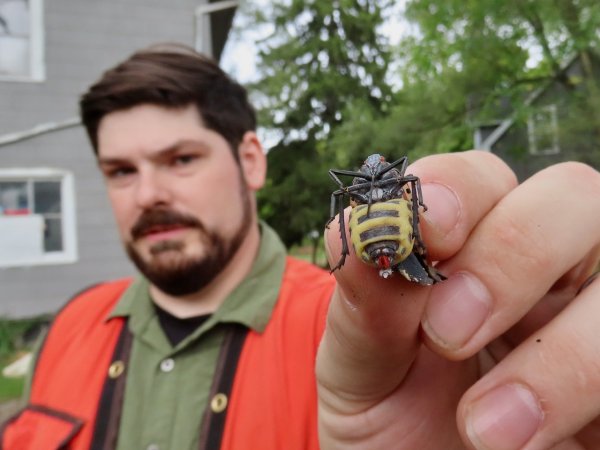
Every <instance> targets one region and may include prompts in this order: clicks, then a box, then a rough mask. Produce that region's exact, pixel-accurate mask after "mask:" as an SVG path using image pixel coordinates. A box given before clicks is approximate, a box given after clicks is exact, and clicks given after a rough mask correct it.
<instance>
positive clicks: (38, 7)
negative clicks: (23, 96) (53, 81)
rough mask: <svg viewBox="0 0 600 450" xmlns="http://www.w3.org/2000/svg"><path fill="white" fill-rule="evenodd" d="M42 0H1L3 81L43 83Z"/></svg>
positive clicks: (0, 40) (0, 46) (0, 57)
mask: <svg viewBox="0 0 600 450" xmlns="http://www.w3.org/2000/svg"><path fill="white" fill-rule="evenodd" d="M43 41H44V39H43V14H42V0H0V80H12V81H43V80H44V76H45V74H44V57H43V48H44V42H43Z"/></svg>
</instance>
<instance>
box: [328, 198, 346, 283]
mask: <svg viewBox="0 0 600 450" xmlns="http://www.w3.org/2000/svg"><path fill="white" fill-rule="evenodd" d="M340 195H341V194H340ZM338 205H339V219H338V221H339V224H340V237H341V238H342V254H341V256H340V259H339V261H338V262H337V264H336V265H335V267H333V268H332V269H331V271H330V273H333V272H334V271H336V270H337V269H340V268H341V267H342V266H343V265H344V263H345V262H346V255H349V254H350V249H349V248H348V237H347V236H346V224H345V220H344V204H343V202H338Z"/></svg>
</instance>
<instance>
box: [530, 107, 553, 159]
mask: <svg viewBox="0 0 600 450" xmlns="http://www.w3.org/2000/svg"><path fill="white" fill-rule="evenodd" d="M540 111H543V112H547V113H550V127H551V133H552V136H551V137H552V145H551V146H549V147H546V148H543V149H538V142H537V141H538V135H537V132H536V129H535V128H536V121H535V120H534V114H536V113H537V112H540ZM527 136H528V139H529V153H530V154H531V155H535V156H545V155H558V154H559V153H560V143H559V139H558V108H557V106H556V104H554V103H551V104H548V105H544V106H540V107H538V108H536V111H534V112H532V113H531V114H530V115H529V117H528V119H527Z"/></svg>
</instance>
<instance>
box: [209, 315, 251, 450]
mask: <svg viewBox="0 0 600 450" xmlns="http://www.w3.org/2000/svg"><path fill="white" fill-rule="evenodd" d="M247 335H248V328H246V327H244V326H241V325H237V324H231V326H230V328H229V329H228V330H227V332H226V335H225V340H224V342H223V346H222V347H221V352H220V354H219V359H218V360H217V368H216V371H215V375H214V378H213V384H212V387H211V390H210V397H209V399H210V400H209V404H208V406H207V408H206V412H205V413H204V417H203V418H202V427H201V430H200V447H199V448H200V450H218V449H219V448H220V447H221V440H222V439H223V431H224V430H225V419H226V418H227V409H228V408H227V405H228V403H229V398H230V395H231V388H232V387H233V380H234V378H235V371H236V368H237V365H238V361H239V358H240V354H241V352H242V348H243V347H244V341H245V339H246V336H247Z"/></svg>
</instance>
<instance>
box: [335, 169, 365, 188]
mask: <svg viewBox="0 0 600 450" xmlns="http://www.w3.org/2000/svg"><path fill="white" fill-rule="evenodd" d="M338 175H346V176H349V177H355V178H356V177H358V178H363V179H365V180H370V179H371V176H370V175H367V174H364V173H362V172H355V171H352V170H343V169H329V176H330V177H331V179H332V180H333V181H335V182H336V183H337V184H338V186H339V187H341V188H342V189H343V188H345V185H344V183H343V182H342V180H340V179H339V177H338Z"/></svg>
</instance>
